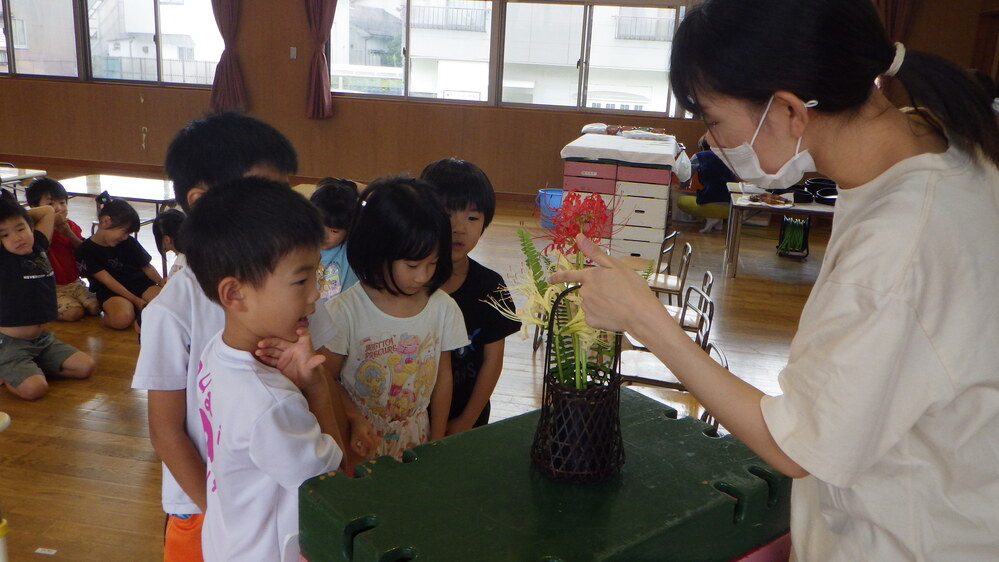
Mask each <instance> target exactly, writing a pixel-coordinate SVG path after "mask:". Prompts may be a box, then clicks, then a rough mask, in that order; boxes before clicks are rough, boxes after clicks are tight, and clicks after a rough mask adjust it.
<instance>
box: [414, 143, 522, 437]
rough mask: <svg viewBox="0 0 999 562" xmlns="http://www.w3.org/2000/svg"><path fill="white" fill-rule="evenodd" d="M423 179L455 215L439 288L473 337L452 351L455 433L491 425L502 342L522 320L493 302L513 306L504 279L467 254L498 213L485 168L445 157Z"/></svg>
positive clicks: (426, 170)
mask: <svg viewBox="0 0 999 562" xmlns="http://www.w3.org/2000/svg"><path fill="white" fill-rule="evenodd" d="M420 178H421V179H424V180H426V181H428V182H430V183H431V184H432V185H433V186H434V187H435V188H436V189H437V194H438V195H439V196H440V198H441V199H442V200H443V202H444V208H445V209H447V212H448V214H449V215H450V217H451V265H452V272H451V277H449V278H448V280H447V281H445V282H444V285H443V286H442V287H441V289H443V290H444V291H445V292H446V293H448V294H449V295H451V298H453V299H454V300H455V302H457V303H458V308H460V309H461V314H462V316H464V317H465V331H466V333H468V339H469V340H470V341H471V343H469V344H468V345H467V346H465V347H463V348H461V349H458V350H455V352H454V353H452V354H451V370H452V371H453V373H454V390H453V391H452V397H451V413H450V414H449V415H448V424H447V433H448V435H451V434H453V433H460V432H462V431H465V430H466V429H471V428H473V427H479V426H482V425H486V424H487V423H489V410H490V406H489V397H490V396H492V393H493V389H494V388H496V381H498V380H499V376H500V372H501V371H502V370H503V349H504V340H505V338H506V337H507V336H509V335H510V334H512V333H514V332H516V331H517V330H519V329H520V323H519V322H516V321H513V320H510V319H508V318H506V317H505V316H503V315H502V314H500V313H499V312H497V311H496V309H495V308H493V307H492V306H491V305H490V304H489V302H490V300H491V299H492V300H495V301H496V302H501V303H504V306H507V307H509V308H510V309H511V310H512V309H513V308H514V305H513V300H512V299H511V298H510V292H509V291H507V289H506V282H505V281H503V277H502V276H500V274H498V273H496V272H495V271H493V270H491V269H489V268H487V267H485V266H483V265H482V264H480V263H479V262H477V261H475V260H473V259H471V258H469V257H468V254H469V252H471V251H472V250H474V249H475V245H476V244H478V242H479V237H481V236H482V232H483V231H484V230H485V229H486V227H487V226H489V223H490V222H492V220H493V213H494V212H495V211H496V193H495V192H494V191H493V185H492V183H490V181H489V178H488V177H486V174H485V172H483V171H482V170H481V169H480V168H479V167H478V166H476V165H475V164H472V163H471V162H465V161H464V160H458V159H456V158H445V159H443V160H438V161H436V162H432V163H431V164H429V165H428V166H427V167H426V168H424V169H423V173H422V174H420Z"/></svg>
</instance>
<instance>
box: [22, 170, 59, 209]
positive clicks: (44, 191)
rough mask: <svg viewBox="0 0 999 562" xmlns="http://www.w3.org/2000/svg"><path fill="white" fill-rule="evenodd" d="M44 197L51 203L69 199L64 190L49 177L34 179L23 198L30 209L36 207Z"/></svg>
mask: <svg viewBox="0 0 999 562" xmlns="http://www.w3.org/2000/svg"><path fill="white" fill-rule="evenodd" d="M46 195H48V196H49V197H50V198H51V199H52V200H53V201H65V200H67V199H69V194H67V193H66V188H65V187H63V186H62V184H61V183H59V182H57V181H56V180H54V179H52V178H50V177H41V178H35V179H34V180H32V181H31V183H30V184H29V185H28V187H27V188H26V189H25V190H24V198H25V199H27V200H28V205H31V206H32V207H37V206H38V205H39V204H40V203H41V202H42V197H44V196H46Z"/></svg>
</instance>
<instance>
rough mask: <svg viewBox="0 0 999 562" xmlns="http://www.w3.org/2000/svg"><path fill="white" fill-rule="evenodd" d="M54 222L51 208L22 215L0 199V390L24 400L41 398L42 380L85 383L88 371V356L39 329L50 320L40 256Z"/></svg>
mask: <svg viewBox="0 0 999 562" xmlns="http://www.w3.org/2000/svg"><path fill="white" fill-rule="evenodd" d="M54 222H55V212H54V211H53V210H52V207H49V206H42V207H37V208H35V209H31V210H30V211H26V210H25V209H24V208H23V207H21V206H20V205H19V204H18V203H17V202H16V201H14V200H12V198H8V197H3V198H0V386H6V387H7V388H8V389H9V390H10V391H11V392H13V393H14V394H15V395H16V396H19V397H21V398H23V399H25V400H35V399H38V398H41V397H42V396H44V395H45V393H46V392H47V391H48V388H49V385H48V382H47V381H46V377H47V376H60V377H67V378H73V379H85V378H87V377H89V376H90V375H91V374H92V373H93V372H94V360H93V359H92V358H91V357H90V356H89V355H87V354H86V353H83V352H82V351H79V350H77V349H76V348H74V347H72V346H69V345H66V344H64V343H62V342H60V341H59V340H57V339H56V338H55V336H54V335H53V334H52V332H48V331H45V330H44V329H43V328H42V324H44V323H46V322H51V321H52V320H55V318H56V296H55V276H54V274H53V272H52V266H51V264H50V263H49V258H48V256H46V255H45V250H46V249H47V248H48V246H49V237H50V236H51V235H52V228H53V224H54ZM32 225H33V226H32Z"/></svg>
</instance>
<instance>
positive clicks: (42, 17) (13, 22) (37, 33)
mask: <svg viewBox="0 0 999 562" xmlns="http://www.w3.org/2000/svg"><path fill="white" fill-rule="evenodd" d="M3 3H4V6H3V10H0V11H3V12H5V13H7V14H9V17H10V19H9V21H10V28H7V26H6V25H5V26H4V51H5V52H4V55H5V56H4V58H3V65H2V67H3V70H5V71H7V72H17V73H18V74H37V75H48V76H77V75H78V69H77V61H76V27H75V23H74V19H73V0H4V2H3ZM8 42H9V43H8ZM8 45H9V46H8ZM9 47H13V48H9Z"/></svg>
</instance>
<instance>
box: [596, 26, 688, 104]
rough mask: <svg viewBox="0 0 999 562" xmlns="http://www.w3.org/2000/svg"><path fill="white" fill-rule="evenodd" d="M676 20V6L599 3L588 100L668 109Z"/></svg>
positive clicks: (599, 102)
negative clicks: (669, 73)
mask: <svg viewBox="0 0 999 562" xmlns="http://www.w3.org/2000/svg"><path fill="white" fill-rule="evenodd" d="M675 21H676V10H674V9H658V8H620V7H615V6H596V7H594V9H593V31H592V32H591V36H590V56H589V61H590V65H589V73H588V75H587V83H586V90H585V95H586V101H587V105H590V106H591V107H592V104H594V103H598V104H601V105H602V106H603V107H606V108H608V109H625V110H640V109H641V110H646V111H666V110H667V100H668V99H669V90H668V88H669V76H668V75H667V72H666V70H667V67H668V66H669V54H670V46H671V45H672V40H673V31H674V30H673V25H674V22H675ZM598 107H599V106H598Z"/></svg>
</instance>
